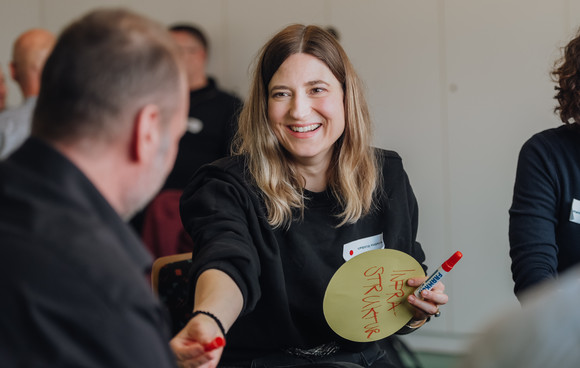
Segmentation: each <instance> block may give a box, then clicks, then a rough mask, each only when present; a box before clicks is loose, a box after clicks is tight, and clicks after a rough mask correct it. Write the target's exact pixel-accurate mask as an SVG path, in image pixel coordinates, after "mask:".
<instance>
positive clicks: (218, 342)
mask: <svg viewBox="0 0 580 368" xmlns="http://www.w3.org/2000/svg"><path fill="white" fill-rule="evenodd" d="M225 345H226V339H224V338H223V337H221V336H218V337H216V338H215V339H213V340H212V341H211V342H209V343H207V344H205V345H204V346H203V350H205V351H212V350H214V349H217V348H221V347H222V346H225Z"/></svg>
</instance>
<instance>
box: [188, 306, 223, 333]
mask: <svg viewBox="0 0 580 368" xmlns="http://www.w3.org/2000/svg"><path fill="white" fill-rule="evenodd" d="M198 314H205V315H206V316H208V317H211V318H212V319H213V320H214V321H215V323H217V325H218V327H219V328H220V331H221V332H222V335H224V337H225V336H226V330H225V329H224V325H222V322H221V321H220V320H219V318H217V317H216V316H215V315H214V314H213V313H210V312H206V311H200V310H198V311H195V312H193V314H192V315H191V318H193V317H195V316H197V315H198Z"/></svg>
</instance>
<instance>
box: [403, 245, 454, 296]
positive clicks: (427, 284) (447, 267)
mask: <svg viewBox="0 0 580 368" xmlns="http://www.w3.org/2000/svg"><path fill="white" fill-rule="evenodd" d="M461 257H463V254H461V252H460V251H457V252H455V253H453V255H452V256H451V257H450V258H449V259H448V260H447V261H445V262H443V264H442V265H441V267H439V268H438V269H437V270H436V271H435V272H433V273H432V274H431V276H429V278H427V280H425V281H424V282H423V283H422V284H421V285H419V287H418V288H417V290H415V293H414V294H415V296H416V297H417V298H420V297H421V292H422V291H423V290H431V289H433V286H435V284H436V283H438V282H439V280H441V279H442V278H443V276H445V274H447V272H449V271H451V269H452V268H453V266H455V264H456V263H457V262H458V261H459V260H460V259H461Z"/></svg>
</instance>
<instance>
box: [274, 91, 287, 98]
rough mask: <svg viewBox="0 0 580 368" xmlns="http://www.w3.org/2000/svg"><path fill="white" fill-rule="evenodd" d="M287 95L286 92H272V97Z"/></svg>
mask: <svg viewBox="0 0 580 368" xmlns="http://www.w3.org/2000/svg"><path fill="white" fill-rule="evenodd" d="M286 96H288V92H274V93H272V97H286Z"/></svg>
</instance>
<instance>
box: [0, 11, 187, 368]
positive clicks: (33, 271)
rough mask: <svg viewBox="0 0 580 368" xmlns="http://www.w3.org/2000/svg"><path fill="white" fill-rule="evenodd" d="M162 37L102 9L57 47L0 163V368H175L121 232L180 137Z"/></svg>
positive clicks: (160, 30)
mask: <svg viewBox="0 0 580 368" xmlns="http://www.w3.org/2000/svg"><path fill="white" fill-rule="evenodd" d="M187 103H188V101H187V81H186V74H185V69H184V67H183V65H181V59H180V57H179V50H178V48H177V45H175V43H174V42H173V40H172V38H171V36H170V35H169V33H168V32H167V30H166V29H165V27H163V26H161V25H159V24H157V23H156V22H153V21H151V20H149V19H147V18H144V17H142V16H140V15H137V14H135V13H133V12H130V11H127V10H122V9H111V10H109V9H101V10H96V11H93V12H90V13H88V14H87V15H85V16H83V17H82V18H80V19H78V20H76V21H74V22H73V23H72V24H71V25H69V26H68V27H67V28H65V29H64V31H63V32H62V34H61V35H60V36H59V38H58V40H57V43H56V45H55V48H54V50H53V52H52V53H51V55H50V56H49V58H48V60H47V62H46V64H45V67H44V71H43V73H42V79H41V87H40V93H39V96H38V100H37V103H36V109H35V111H34V115H33V123H32V136H31V137H30V138H29V139H27V140H26V142H25V143H24V144H23V145H22V146H21V147H20V148H19V149H18V150H17V151H16V152H14V153H13V154H12V155H10V156H9V157H8V158H7V159H6V160H5V161H3V162H0V203H1V205H0V239H2V241H0V258H1V259H2V260H4V264H3V265H2V267H1V268H0V289H1V290H2V313H1V314H0V362H2V363H1V365H2V367H41V366H42V367H156V368H159V367H173V366H175V356H174V355H173V353H172V352H171V349H170V348H169V344H168V342H169V333H168V326H167V325H166V320H165V313H164V310H163V308H162V307H161V305H160V303H159V301H158V300H157V299H156V298H155V297H154V296H153V294H152V292H151V289H150V287H149V285H148V283H147V282H146V279H145V277H146V274H147V272H148V271H149V270H150V267H151V257H150V256H149V255H148V254H147V252H146V250H145V248H144V247H143V244H142V243H141V242H140V241H139V239H138V238H137V236H136V235H135V233H134V232H133V231H132V230H131V228H130V227H129V226H128V225H127V224H126V223H125V222H124V221H123V220H124V219H128V218H130V217H131V216H132V214H134V213H135V212H136V211H138V210H139V209H140V208H141V207H142V206H143V205H144V204H145V203H147V202H148V201H149V200H150V198H151V197H152V196H153V195H154V194H155V193H157V191H158V190H159V188H160V187H161V185H162V184H163V181H164V180H165V177H166V176H167V174H168V173H169V170H170V169H171V165H172V163H173V160H174V159H175V155H176V152H177V143H178V141H179V139H180V138H181V136H182V134H183V133H184V131H185V122H186V116H187V108H188V105H187Z"/></svg>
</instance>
